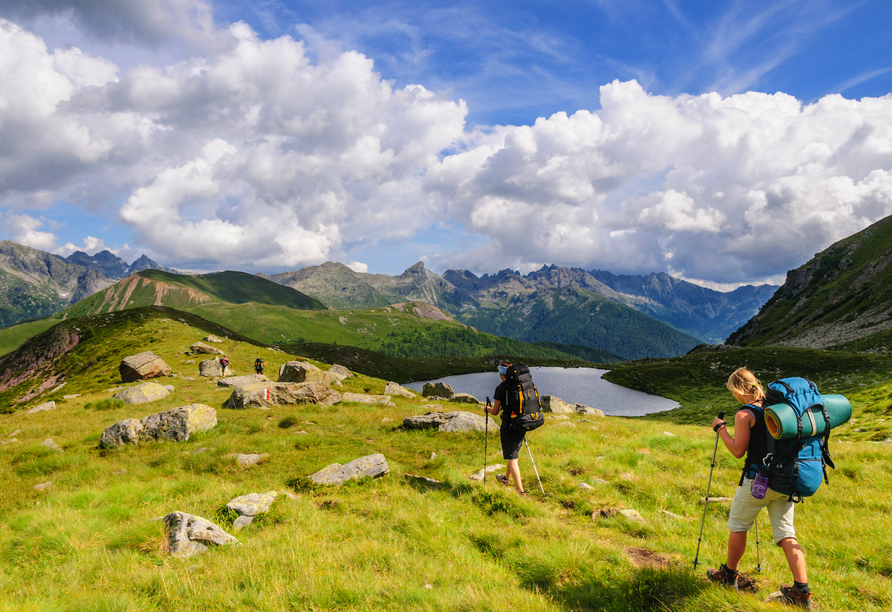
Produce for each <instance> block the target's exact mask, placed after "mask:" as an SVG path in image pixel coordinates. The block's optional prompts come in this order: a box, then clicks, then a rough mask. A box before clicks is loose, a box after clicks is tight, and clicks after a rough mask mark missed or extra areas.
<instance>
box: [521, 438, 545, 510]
mask: <svg viewBox="0 0 892 612" xmlns="http://www.w3.org/2000/svg"><path fill="white" fill-rule="evenodd" d="M523 443H524V444H526V445H527V452H528V453H529V454H530V463H532V464H533V470H534V471H535V472H536V480H538V481H539V488H540V489H541V490H542V497H545V489H543V488H542V480H541V479H540V478H539V470H537V469H536V462H535V461H533V453H532V452H531V451H530V443H529V442H527V439H526V438H524V439H523Z"/></svg>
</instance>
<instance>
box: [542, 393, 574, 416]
mask: <svg viewBox="0 0 892 612" xmlns="http://www.w3.org/2000/svg"><path fill="white" fill-rule="evenodd" d="M539 405H540V406H542V412H551V413H554V414H573V413H575V412H576V408H575V406H573V405H572V404H568V403H567V402H565V401H564V400H562V399H561V398H559V397H555V396H553V395H543V396H542V397H540V398H539Z"/></svg>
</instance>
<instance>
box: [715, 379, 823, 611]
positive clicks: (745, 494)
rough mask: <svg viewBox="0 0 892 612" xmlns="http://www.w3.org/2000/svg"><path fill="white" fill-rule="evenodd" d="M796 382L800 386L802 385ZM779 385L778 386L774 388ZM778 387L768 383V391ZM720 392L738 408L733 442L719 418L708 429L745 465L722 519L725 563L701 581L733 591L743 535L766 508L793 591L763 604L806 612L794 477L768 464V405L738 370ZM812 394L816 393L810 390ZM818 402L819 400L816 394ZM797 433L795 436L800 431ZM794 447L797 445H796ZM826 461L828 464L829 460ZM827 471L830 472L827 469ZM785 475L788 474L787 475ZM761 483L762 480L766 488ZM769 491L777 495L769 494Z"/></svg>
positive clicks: (785, 588) (784, 590)
mask: <svg viewBox="0 0 892 612" xmlns="http://www.w3.org/2000/svg"><path fill="white" fill-rule="evenodd" d="M789 380H793V379H789ZM798 380H800V381H805V379H798ZM782 382H783V381H778V383H782ZM805 382H808V381H805ZM778 383H771V385H772V386H773V385H777V384H778ZM726 386H727V388H728V390H729V391H730V392H731V394H732V395H733V396H734V398H735V399H736V400H737V401H738V402H740V403H741V404H743V407H742V408H740V409H739V410H738V411H737V414H736V416H735V417H734V435H733V436H732V435H731V434H730V433H728V430H727V429H726V427H725V421H724V420H723V419H721V418H716V419H715V420H714V421H713V429H714V430H715V431H716V432H717V433H718V435H719V437H720V438H721V439H722V442H723V443H724V444H725V447H727V449H728V450H729V451H730V452H731V454H732V455H734V456H735V457H737V458H738V459H739V458H741V457H743V456H744V455H746V464H745V466H744V473H743V476H742V477H741V480H740V484H739V486H738V488H737V492H736V493H735V494H734V501H733V502H732V503H731V513H730V516H729V519H728V527H729V528H730V530H731V533H730V534H729V536H728V555H727V560H726V562H725V563H723V564H722V566H721V567H720V568H719V569H717V570H715V569H710V570H707V572H706V575H707V576H708V578H709V579H710V580H711V581H713V582H717V583H719V584H723V585H725V586H728V587H731V588H734V589H736V588H737V581H738V567H739V566H740V560H741V558H742V557H743V553H744V551H746V539H747V532H748V531H749V530H750V529H752V527H753V524H754V523H755V521H756V517H757V515H758V514H759V511H760V510H761V509H762V508H767V509H768V517H769V519H770V520H771V530H772V533H773V535H774V542H775V544H777V545H778V546H779V547H780V548H781V549H782V550H783V551H784V556H785V557H786V559H787V564H788V565H789V566H790V571H791V572H792V573H793V585H792V586H787V585H783V586H781V588H780V590H779V591H777V592H776V593H772V594H771V595H770V596H769V598H768V599H769V601H779V602H781V603H786V604H788V605H795V606H800V607H803V608H806V609H809V610H810V609H811V602H812V593H811V589H810V588H809V585H808V575H807V570H806V564H805V553H804V551H803V550H802V547H801V546H800V545H799V541H798V540H797V539H796V531H795V529H794V528H793V509H794V502H795V501H798V500H796V499H795V497H796V496H797V493H796V490H797V486H796V481H797V480H799V477H798V474H794V475H793V476H792V478H790V477H789V476H787V477H784V476H783V475H781V474H780V472H779V471H778V470H780V471H782V466H781V467H775V466H774V464H773V459H772V457H771V455H770V454H769V453H770V449H769V447H771V448H772V449H774V450H777V449H775V448H774V444H773V441H769V438H771V437H772V436H771V435H769V433H768V428H767V427H766V424H765V408H766V407H767V406H768V401H767V400H766V394H765V391H764V390H763V388H762V385H761V383H760V382H759V380H758V379H757V378H756V377H755V376H754V375H753V373H752V372H750V371H749V370H747V369H745V368H740V369H738V370H736V371H735V372H734V373H733V374H731V377H730V378H728V383H727V385H726ZM812 386H813V385H812ZM814 392H815V393H817V389H816V388H815V389H814ZM818 398H819V399H820V395H819V394H818ZM825 414H826V413H825ZM828 425H829V423H828ZM799 433H800V434H801V430H800V432H799ZM826 434H827V435H829V426H828V427H827V429H826ZM797 442H799V440H798V439H797ZM766 459H768V460H769V465H766ZM827 459H828V461H829V456H828V457H827ZM781 460H782V461H784V465H794V464H795V465H796V466H797V469H798V466H800V465H803V466H804V465H805V462H806V461H807V460H804V459H803V460H800V456H797V457H796V458H794V459H793V460H789V458H788V457H781ZM830 465H831V467H832V463H830ZM811 467H813V466H809V469H810V468H811ZM820 469H821V470H823V461H821V465H820ZM772 470H774V472H777V473H776V474H774V477H773V478H774V481H773V480H772ZM787 471H788V472H789V469H788V470H787ZM805 471H806V469H805V468H803V474H802V480H803V481H805V480H806V479H807V478H806V474H805ZM766 478H767V479H768V481H767V486H766V480H765V479H766ZM788 479H789V480H792V486H791V483H789V482H786V480H788ZM754 481H755V483H756V486H755V487H754ZM775 481H776V482H775ZM800 484H801V483H800ZM773 486H775V487H777V488H779V489H781V490H780V491H779V490H775V489H774V488H772V487H773ZM813 486H814V488H815V489H816V488H817V485H813ZM806 494H809V493H806ZM798 495H801V494H798ZM800 499H801V497H800Z"/></svg>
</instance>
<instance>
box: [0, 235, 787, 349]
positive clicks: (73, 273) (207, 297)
mask: <svg viewBox="0 0 892 612" xmlns="http://www.w3.org/2000/svg"><path fill="white" fill-rule="evenodd" d="M2 246H3V248H2V249H0V282H5V284H6V286H7V293H6V299H7V302H8V303H7V304H5V305H4V306H5V308H6V310H4V311H3V314H4V316H5V318H4V319H3V320H2V324H3V325H7V326H8V325H11V324H14V323H16V322H18V321H21V320H23V319H27V318H33V317H41V316H48V315H51V314H54V313H57V312H59V311H61V310H63V309H68V310H67V311H66V312H67V316H79V315H83V314H94V313H96V312H100V311H102V312H108V311H112V310H119V309H123V308H133V307H138V306H145V305H164V306H168V307H172V308H186V309H193V308H199V307H200V310H201V316H205V317H208V318H210V319H212V320H216V321H217V322H219V323H221V324H226V325H230V326H234V328H235V329H239V330H242V329H243V328H242V326H241V325H238V324H236V321H235V320H236V319H237V317H238V316H240V314H239V312H240V309H239V305H244V304H247V303H249V302H257V303H258V304H266V305H267V306H269V307H270V308H274V309H275V308H280V307H286V306H285V305H286V304H290V307H286V308H287V309H286V310H285V311H281V312H277V313H276V314H275V316H273V315H271V314H269V313H267V314H269V320H268V323H269V324H270V325H272V324H273V321H274V320H275V321H277V322H276V323H275V325H280V326H281V329H279V330H277V334H276V336H275V337H274V338H273V337H267V336H268V335H269V331H268V330H266V329H260V328H261V327H262V326H260V325H259V324H256V322H255V324H254V325H253V326H254V327H257V328H258V330H257V331H258V333H261V334H262V335H263V336H264V337H265V339H266V341H277V340H281V341H283V342H294V341H299V340H300V341H321V339H320V337H318V334H319V333H321V330H322V328H317V329H313V328H312V326H310V328H308V327H307V325H308V323H307V320H306V319H305V318H303V315H300V316H298V315H295V314H294V312H289V311H290V310H293V309H294V308H296V309H298V310H310V311H313V310H320V309H325V308H332V309H334V310H338V311H345V310H350V311H356V310H369V309H373V308H383V307H388V306H391V305H393V304H401V303H421V302H423V303H428V304H431V305H432V306H435V307H437V308H439V309H440V310H441V311H442V312H443V313H445V314H446V315H448V317H449V318H451V319H454V320H455V321H456V322H460V323H463V324H465V325H468V326H471V327H473V328H474V329H476V330H479V331H481V332H484V333H487V334H493V335H497V336H502V337H507V338H511V339H514V340H519V341H521V342H527V343H530V342H532V343H535V342H550V343H555V344H560V345H566V346H577V347H587V348H588V349H594V350H596V351H601V352H603V353H604V354H605V355H604V357H605V359H613V358H615V357H612V356H619V357H620V358H623V359H638V358H643V357H672V356H675V355H680V354H684V353H686V352H687V351H689V350H690V349H692V348H693V347H695V346H697V345H698V344H702V343H704V342H707V343H710V342H711V343H717V342H721V341H723V340H724V338H725V336H726V335H727V334H729V333H731V332H732V331H734V330H736V329H737V328H738V327H739V326H740V325H742V324H743V323H745V322H746V321H747V320H748V319H749V318H750V317H751V316H752V315H753V314H755V313H756V312H757V311H758V308H759V307H760V306H761V305H762V304H763V303H764V302H765V300H767V299H768V298H769V297H770V295H771V294H772V293H774V291H775V288H774V287H772V286H770V285H763V286H761V287H751V286H748V287H742V288H740V289H738V290H736V291H734V292H730V293H721V292H718V291H713V290H711V289H706V288H704V287H700V286H697V285H694V284H692V283H689V282H686V281H683V280H680V279H676V278H673V277H671V276H668V275H665V274H651V275H649V276H616V275H613V274H611V273H609V272H604V271H592V272H587V271H585V270H582V269H579V268H564V267H558V266H543V267H542V268H541V269H539V270H536V271H534V272H531V273H529V274H526V275H522V274H520V273H519V272H516V271H513V270H502V271H500V272H498V273H496V274H493V275H487V274H485V275H483V276H482V277H478V276H476V275H475V274H473V273H472V272H469V271H467V270H447V271H446V272H445V273H444V274H443V275H442V276H440V275H438V274H435V273H433V272H431V271H429V270H427V269H426V268H425V266H424V264H423V263H421V262H419V263H417V264H415V265H413V266H411V267H410V268H408V269H407V270H406V271H405V272H403V273H402V274H400V275H397V276H389V275H386V274H366V273H359V272H355V271H353V270H352V269H350V268H349V267H347V266H345V265H343V264H339V263H334V262H327V263H325V264H322V265H319V266H309V267H306V268H303V269H300V270H297V271H294V272H284V273H281V274H274V275H266V274H258V275H250V274H246V273H242V272H222V273H214V274H206V275H197V276H186V275H181V276H178V277H175V276H174V273H175V272H176V271H174V270H170V269H167V268H164V267H163V266H160V265H158V264H156V263H155V262H153V261H152V260H150V259H149V258H148V257H146V256H143V257H141V258H139V259H138V260H137V261H135V262H133V264H129V265H128V264H127V263H126V262H125V261H124V260H122V259H120V258H118V257H116V256H115V255H114V254H112V253H110V252H109V251H103V252H101V253H97V254H96V255H92V256H90V255H87V254H86V253H83V252H77V253H74V254H72V255H71V256H69V257H67V258H61V257H58V256H56V255H52V254H49V253H44V252H42V251H37V250H35V249H30V248H28V247H24V246H21V245H16V244H14V243H11V242H5V243H3V245H2ZM142 271H149V272H152V273H153V274H149V275H145V274H143V275H138V276H134V273H135V272H142ZM174 278H176V282H172V279H174ZM122 279H124V280H122ZM115 281H121V282H119V283H118V284H115ZM270 281H271V282H270ZM267 282H268V283H269V286H267V285H264V284H263V283H267ZM112 285H115V286H114V287H113V286H112ZM275 286H279V287H283V288H284V287H288V288H290V289H291V290H293V293H291V294H282V295H279V294H278V293H277V291H276V290H275V289H273V288H272V287H275ZM100 292H101V295H100ZM279 293H280V292H279ZM88 296H93V297H92V298H91V299H89V300H86V301H85V302H84V303H83V304H77V302H78V301H79V300H81V299H83V298H86V297H88ZM263 296H267V297H263ZM265 300H266V301H265ZM75 304H77V305H76V306H75ZM69 307H72V308H69ZM211 309H214V310H216V311H218V312H217V313H216V316H212V315H211V313H210V312H209V311H210V310H211ZM267 310H269V309H268V308H267ZM195 312H196V313H197V312H198V311H197V310H195ZM281 317H285V318H286V319H288V321H290V323H288V324H286V323H283V322H282V321H281V320H280V319H281ZM317 318H318V317H317ZM349 318H350V319H352V320H356V317H354V316H351V317H349ZM323 327H324V326H323ZM341 331H344V330H341ZM329 335H331V337H332V339H333V340H332V341H335V340H337V341H343V340H345V339H346V338H344V337H342V334H340V333H333V334H329ZM252 337H256V336H252ZM257 339H260V338H259V337H257ZM354 340H356V341H357V342H358V346H363V347H365V348H370V349H372V350H375V347H374V346H372V345H375V344H376V342H378V341H376V342H372V343H369V342H367V341H366V340H367V339H366V338H364V337H362V336H359V337H354ZM463 342H464V340H463ZM387 346H388V347H390V348H389V349H388V350H390V351H391V352H393V353H394V354H402V349H398V348H397V347H395V346H394V345H393V343H392V342H391V343H388V344H387ZM577 354H579V353H578V352H577ZM608 354H609V355H608ZM589 357H590V356H589ZM587 358H588V357H587Z"/></svg>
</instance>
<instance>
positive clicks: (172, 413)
mask: <svg viewBox="0 0 892 612" xmlns="http://www.w3.org/2000/svg"><path fill="white" fill-rule="evenodd" d="M216 425H217V411H216V410H214V409H213V408H211V407H210V406H205V405H204V404H190V405H189V406H181V407H179V408H171V409H170V410H166V411H164V412H159V413H157V414H152V415H149V416H147V417H144V418H142V419H124V420H123V421H118V422H117V423H115V424H114V425H110V426H109V427H106V428H105V431H103V432H102V437H101V438H100V441H99V446H100V447H102V448H110V447H115V446H122V445H124V444H137V443H139V442H144V441H149V440H159V441H162V440H172V441H175V442H185V441H186V440H188V439H189V437H190V436H191V435H192V434H193V433H196V432H200V431H207V430H209V429H212V428H213V427H215V426H216Z"/></svg>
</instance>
